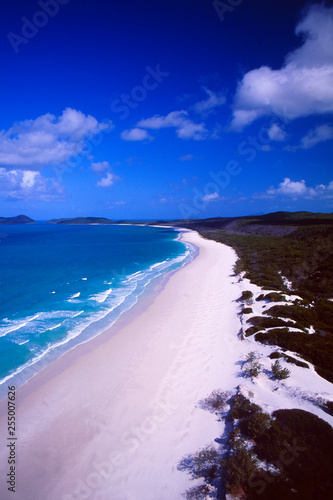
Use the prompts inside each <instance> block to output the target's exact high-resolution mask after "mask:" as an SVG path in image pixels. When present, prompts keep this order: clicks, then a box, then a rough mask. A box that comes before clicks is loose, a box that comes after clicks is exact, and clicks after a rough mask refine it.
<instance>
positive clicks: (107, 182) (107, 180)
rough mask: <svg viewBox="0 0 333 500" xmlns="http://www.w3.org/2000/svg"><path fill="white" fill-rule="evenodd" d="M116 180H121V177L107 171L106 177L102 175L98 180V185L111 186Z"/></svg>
mask: <svg viewBox="0 0 333 500" xmlns="http://www.w3.org/2000/svg"><path fill="white" fill-rule="evenodd" d="M116 181H119V177H118V176H117V175H114V174H113V173H112V172H107V174H106V176H105V177H102V178H101V180H100V181H98V182H97V184H96V186H97V187H110V186H112V185H113V184H114V183H115V182H116Z"/></svg>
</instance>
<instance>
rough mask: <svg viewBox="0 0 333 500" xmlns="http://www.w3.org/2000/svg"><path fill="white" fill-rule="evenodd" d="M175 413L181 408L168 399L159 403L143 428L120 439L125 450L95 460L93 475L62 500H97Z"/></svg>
mask: <svg viewBox="0 0 333 500" xmlns="http://www.w3.org/2000/svg"><path fill="white" fill-rule="evenodd" d="M170 390H173V388H172V387H171V386H170ZM175 410H177V406H175V405H174V404H171V403H170V401H169V399H168V398H164V399H163V400H160V401H158V402H157V403H156V404H155V405H154V408H153V410H152V412H151V414H150V415H149V416H148V417H146V418H144V419H143V420H142V422H141V423H140V424H139V425H132V426H130V428H129V430H128V431H127V432H125V433H123V435H122V436H121V439H120V440H121V443H122V449H121V450H116V451H112V452H110V454H109V455H108V456H107V457H105V458H104V459H102V460H101V461H99V460H94V462H93V463H92V465H91V472H89V474H87V476H86V477H85V478H84V479H82V478H78V479H77V480H76V482H75V485H74V487H73V491H72V492H71V493H65V494H63V495H62V497H61V500H88V499H90V498H94V500H95V499H97V498H98V492H97V490H99V489H100V488H102V487H103V485H105V484H106V481H107V480H108V479H110V478H111V477H112V475H114V474H115V473H116V472H117V471H119V470H120V469H121V468H122V467H125V466H126V465H127V464H128V461H129V460H130V458H131V457H132V456H133V455H134V454H135V453H136V452H137V450H138V449H139V448H140V446H141V445H142V444H143V443H145V442H146V441H148V440H149V438H150V437H151V436H152V435H153V434H155V432H156V431H157V429H158V427H159V425H160V424H162V423H163V422H165V421H166V420H167V419H168V418H169V417H170V416H171V415H172V414H173V412H174V411H175ZM101 495H102V493H101ZM101 498H104V497H101Z"/></svg>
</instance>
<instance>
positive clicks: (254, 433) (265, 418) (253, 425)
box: [242, 411, 272, 440]
mask: <svg viewBox="0 0 333 500" xmlns="http://www.w3.org/2000/svg"><path fill="white" fill-rule="evenodd" d="M271 421H272V420H271V417H270V416H269V415H268V413H263V412H262V411H258V412H257V413H254V414H253V415H251V416H250V417H249V418H248V419H246V420H245V422H244V424H243V425H242V431H243V432H244V434H245V435H246V436H248V437H250V438H251V439H254V440H256V439H258V438H259V437H260V436H262V434H263V433H264V432H266V431H267V429H269V427H270V425H271Z"/></svg>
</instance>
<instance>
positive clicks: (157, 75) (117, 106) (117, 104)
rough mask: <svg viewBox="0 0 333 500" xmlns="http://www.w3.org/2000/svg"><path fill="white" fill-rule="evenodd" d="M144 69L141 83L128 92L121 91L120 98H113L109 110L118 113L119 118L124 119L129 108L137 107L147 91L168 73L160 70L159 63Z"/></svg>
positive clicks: (159, 82)
mask: <svg viewBox="0 0 333 500" xmlns="http://www.w3.org/2000/svg"><path fill="white" fill-rule="evenodd" d="M145 70H146V74H145V76H144V77H143V78H142V82H141V85H136V86H135V87H133V88H132V90H131V92H130V93H129V94H124V93H122V94H121V95H120V98H118V99H115V100H114V101H113V102H112V104H111V110H112V111H113V112H114V113H116V114H119V118H120V119H121V120H125V119H126V118H127V117H128V115H129V114H130V110H131V109H135V108H137V107H138V105H139V103H141V102H143V101H144V100H145V99H146V97H147V94H148V92H150V91H152V90H155V89H156V88H157V87H158V85H159V84H161V83H162V82H163V81H164V79H165V78H167V77H168V76H169V75H170V73H167V72H166V71H161V68H160V65H159V64H157V66H156V67H155V69H153V68H151V67H150V66H146V67H145Z"/></svg>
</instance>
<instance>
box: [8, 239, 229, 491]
mask: <svg viewBox="0 0 333 500" xmlns="http://www.w3.org/2000/svg"><path fill="white" fill-rule="evenodd" d="M182 238H183V240H184V241H187V242H189V243H191V244H193V245H195V246H197V247H198V248H199V249H200V251H199V254H198V256H197V257H196V258H195V259H194V260H193V261H192V262H191V263H190V264H189V265H187V266H185V267H184V268H182V269H180V270H179V271H177V272H175V273H174V274H173V275H172V276H171V277H170V278H169V280H168V282H167V283H166V285H165V286H164V288H163V289H162V290H160V291H159V293H158V294H157V295H156V297H155V300H154V301H153V302H152V303H151V304H144V305H143V304H140V303H138V304H137V305H136V306H134V308H132V310H131V312H130V316H131V318H125V315H124V317H123V318H121V319H120V321H119V322H117V323H116V324H115V325H113V326H112V327H111V329H110V330H109V331H106V332H104V334H101V335H99V336H98V337H97V338H95V339H93V340H91V341H89V342H88V343H86V344H83V345H81V346H78V347H77V348H76V349H74V350H72V351H71V352H69V353H67V354H66V355H64V356H63V357H62V358H60V359H59V360H58V361H56V362H54V363H53V364H52V365H50V366H49V367H47V368H46V369H44V370H43V371H42V372H41V373H39V374H38V375H36V376H35V377H34V378H33V379H32V380H30V381H29V382H28V383H26V384H25V385H24V386H23V387H21V388H20V389H19V391H18V393H17V408H16V421H17V447H16V450H17V457H18V464H19V466H18V467H17V476H16V487H17V492H16V498H18V499H19V500H21V499H22V500H23V499H24V500H30V499H31V500H32V499H34V500H38V499H40V500H45V498H47V499H48V500H53V499H57V500H58V499H62V500H69V499H78V498H82V499H83V498H87V499H88V498H93V499H100V500H101V499H105V500H106V499H110V498H112V499H115V500H116V499H119V500H120V499H138V500H141V499H142V498H145V499H149V498H151V499H156V498H161V499H170V498H181V494H182V492H184V490H185V489H187V488H188V486H189V483H190V481H189V480H188V478H187V477H186V475H185V474H183V473H181V472H179V471H178V470H177V463H178V462H179V460H180V459H181V458H182V457H183V456H184V455H186V454H187V453H190V452H194V451H195V450H197V449H198V448H200V447H201V446H204V445H206V444H208V443H209V442H210V441H212V440H213V439H214V438H215V436H216V435H218V433H219V431H218V423H217V422H216V421H215V419H214V416H212V415H210V414H208V413H207V412H204V411H203V410H201V409H200V408H197V407H196V404H197V403H198V401H199V400H200V399H202V398H203V397H205V396H207V395H208V394H209V393H210V392H211V391H212V390H214V389H216V387H219V386H220V385H221V382H222V381H223V378H224V379H225V378H226V377H230V376H232V374H233V371H234V370H235V367H234V366H233V359H232V356H231V355H230V354H232V343H233V342H232V339H234V338H235V337H236V336H237V332H238V329H239V320H238V317H237V308H236V303H234V301H235V300H236V299H237V298H238V291H237V287H233V286H232V280H233V278H232V276H231V275H232V273H233V271H232V269H233V265H234V263H235V260H236V254H235V252H234V250H232V249H231V248H229V247H227V246H224V245H221V244H219V243H216V242H214V241H208V240H204V239H203V238H201V237H200V236H199V235H198V234H197V233H194V232H187V233H183V235H182ZM139 302H140V301H139ZM141 308H142V309H141ZM140 309H141V310H140ZM223 353H224V354H223ZM235 354H236V353H235ZM1 413H2V416H1V421H2V422H1V426H2V429H1V436H5V433H4V431H5V429H6V425H7V422H6V408H5V405H3V406H2V412H1ZM5 455H6V450H4V447H3V446H2V447H1V463H2V464H5V462H6V456H5ZM1 468H2V469H3V467H1ZM4 470H6V469H4ZM5 479H6V478H5V477H2V478H1V482H2V486H1V489H2V491H3V492H4V495H5V496H4V498H5V499H6V498H12V497H11V495H12V493H11V492H9V491H7V490H6V489H4V486H5V485H4V483H3V481H5ZM191 484H193V483H191ZM6 491H7V493H6ZM6 494H7V496H6Z"/></svg>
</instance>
